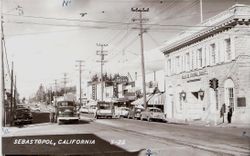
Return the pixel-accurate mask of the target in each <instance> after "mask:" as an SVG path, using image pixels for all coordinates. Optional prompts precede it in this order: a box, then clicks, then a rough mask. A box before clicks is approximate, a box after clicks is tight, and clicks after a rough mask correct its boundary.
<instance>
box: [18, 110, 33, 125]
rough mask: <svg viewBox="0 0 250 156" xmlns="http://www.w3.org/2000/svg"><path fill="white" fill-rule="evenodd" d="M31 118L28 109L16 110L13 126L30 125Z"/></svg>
mask: <svg viewBox="0 0 250 156" xmlns="http://www.w3.org/2000/svg"><path fill="white" fill-rule="evenodd" d="M32 121H33V116H32V113H31V111H30V109H28V108H17V109H16V111H15V114H14V124H15V125H20V124H25V123H32Z"/></svg>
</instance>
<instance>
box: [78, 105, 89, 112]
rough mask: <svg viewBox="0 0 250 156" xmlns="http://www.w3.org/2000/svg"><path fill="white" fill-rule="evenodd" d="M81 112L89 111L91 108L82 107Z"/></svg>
mask: <svg viewBox="0 0 250 156" xmlns="http://www.w3.org/2000/svg"><path fill="white" fill-rule="evenodd" d="M80 113H89V109H88V108H87V107H86V106H82V107H81V108H80Z"/></svg>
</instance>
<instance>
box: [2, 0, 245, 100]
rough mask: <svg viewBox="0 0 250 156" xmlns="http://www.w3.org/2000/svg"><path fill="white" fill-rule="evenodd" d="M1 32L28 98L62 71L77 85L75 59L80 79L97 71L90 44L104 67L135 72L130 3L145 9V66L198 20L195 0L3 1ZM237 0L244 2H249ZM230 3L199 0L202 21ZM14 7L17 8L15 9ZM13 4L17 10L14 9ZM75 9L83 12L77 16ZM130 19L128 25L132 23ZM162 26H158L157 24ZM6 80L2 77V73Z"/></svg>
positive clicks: (155, 63)
mask: <svg viewBox="0 0 250 156" xmlns="http://www.w3.org/2000/svg"><path fill="white" fill-rule="evenodd" d="M3 1H4V2H3V16H4V21H5V22H4V34H5V42H6V49H7V55H8V60H9V64H10V62H11V61H14V68H15V69H14V70H15V74H16V75H17V87H18V91H19V92H20V93H21V96H26V97H28V96H29V95H31V94H32V93H35V91H36V90H37V89H38V86H39V85H40V84H41V83H42V84H44V85H45V86H46V87H50V86H51V85H52V83H53V81H54V80H55V79H57V80H58V81H59V82H61V81H62V78H63V73H65V72H66V73H68V78H69V83H70V84H69V85H76V84H78V72H77V70H76V67H75V65H76V62H75V60H85V63H84V65H85V67H84V71H83V75H84V83H86V81H87V80H88V79H89V77H90V76H91V75H93V74H95V73H98V72H99V71H100V64H98V63H97V62H96V60H98V59H100V58H99V56H96V50H99V49H100V47H97V46H96V43H107V44H108V45H109V46H108V47H106V48H105V50H107V51H108V55H107V56H106V59H107V61H108V63H106V64H105V67H104V68H105V69H104V70H105V71H107V72H109V73H114V72H120V73H124V74H126V73H127V72H130V74H131V75H134V72H135V71H137V72H140V69H141V68H140V42H139V41H140V40H139V36H138V32H139V30H138V28H139V26H138V24H137V23H136V22H132V19H133V18H138V13H135V12H131V7H146V8H147V7H149V9H150V11H149V12H146V13H143V17H145V18H148V23H154V24H155V25H154V26H152V25H150V26H148V25H145V26H144V27H146V28H147V32H146V33H144V45H145V55H146V62H145V63H146V70H147V71H152V70H157V69H160V68H163V59H164V56H163V54H161V52H159V51H157V47H159V46H161V45H162V44H163V43H164V42H166V41H168V40H171V38H173V37H175V36H177V35H178V34H179V33H180V32H182V31H185V29H186V28H185V27H182V26H179V27H170V26H166V25H174V24H177V25H196V24H198V23H199V22H200V12H199V0H71V2H70V3H69V4H68V5H67V6H63V0H3ZM238 3H242V4H248V5H249V4H250V1H249V0H238ZM234 4H235V0H203V15H204V19H207V18H209V17H211V16H214V15H216V14H218V13H220V12H221V11H224V10H226V9H228V8H229V7H231V6H232V5H234ZM18 6H19V7H18ZM18 8H19V9H18ZM80 13H87V14H86V15H85V16H83V17H81V15H80ZM133 23H134V24H133ZM163 24H164V25H165V26H160V25H163ZM7 79H8V77H7Z"/></svg>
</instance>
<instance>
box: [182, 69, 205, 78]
mask: <svg viewBox="0 0 250 156" xmlns="http://www.w3.org/2000/svg"><path fill="white" fill-rule="evenodd" d="M207 74H208V73H207V71H206V70H200V71H195V72H191V73H187V74H183V75H182V77H181V78H182V79H188V78H191V77H197V76H202V75H207Z"/></svg>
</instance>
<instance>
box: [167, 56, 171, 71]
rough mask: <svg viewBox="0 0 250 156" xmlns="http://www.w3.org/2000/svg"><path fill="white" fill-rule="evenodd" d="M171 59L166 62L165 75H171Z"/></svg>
mask: <svg viewBox="0 0 250 156" xmlns="http://www.w3.org/2000/svg"><path fill="white" fill-rule="evenodd" d="M171 70H172V68H171V59H168V62H167V74H168V75H170V74H171Z"/></svg>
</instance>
